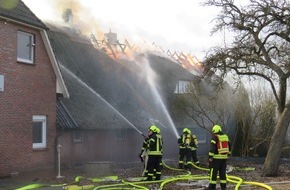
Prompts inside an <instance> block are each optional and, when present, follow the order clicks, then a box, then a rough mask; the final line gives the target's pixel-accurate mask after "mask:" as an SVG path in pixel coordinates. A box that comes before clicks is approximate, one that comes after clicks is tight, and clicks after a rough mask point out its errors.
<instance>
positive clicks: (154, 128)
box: [149, 125, 157, 133]
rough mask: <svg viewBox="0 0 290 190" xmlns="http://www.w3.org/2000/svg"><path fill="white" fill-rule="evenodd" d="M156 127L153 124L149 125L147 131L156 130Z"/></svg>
mask: <svg viewBox="0 0 290 190" xmlns="http://www.w3.org/2000/svg"><path fill="white" fill-rule="evenodd" d="M156 129H157V127H156V126H155V125H151V126H150V127H149V131H152V132H154V133H155V132H156Z"/></svg>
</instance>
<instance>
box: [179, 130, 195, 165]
mask: <svg viewBox="0 0 290 190" xmlns="http://www.w3.org/2000/svg"><path fill="white" fill-rule="evenodd" d="M190 134H191V131H190V130H189V129H188V128H184V129H183V130H182V135H181V136H180V137H179V138H178V140H177V142H178V144H179V161H178V166H179V168H180V169H183V168H185V169H189V168H191V164H192V162H191V146H190V144H191V135H190ZM184 159H185V164H184Z"/></svg>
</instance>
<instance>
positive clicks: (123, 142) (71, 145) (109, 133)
mask: <svg viewBox="0 0 290 190" xmlns="http://www.w3.org/2000/svg"><path fill="white" fill-rule="evenodd" d="M143 140H144V139H143V137H142V136H141V135H140V134H138V133H137V132H136V131H135V130H126V133H124V138H123V139H119V138H118V137H117V133H116V130H105V129H99V130H83V142H74V140H73V131H67V132H66V133H64V134H63V135H62V136H61V137H60V138H59V143H60V144H61V146H62V148H61V163H62V164H64V165H66V164H84V163H87V162H102V161H109V162H114V163H130V162H140V159H139V157H138V155H139V153H140V152H141V146H142V143H143Z"/></svg>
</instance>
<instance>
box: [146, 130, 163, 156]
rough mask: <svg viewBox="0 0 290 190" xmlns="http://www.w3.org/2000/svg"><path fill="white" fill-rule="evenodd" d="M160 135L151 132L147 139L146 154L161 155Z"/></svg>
mask: <svg viewBox="0 0 290 190" xmlns="http://www.w3.org/2000/svg"><path fill="white" fill-rule="evenodd" d="M162 144H163V142H162V137H161V135H160V134H156V133H152V134H151V135H150V136H149V139H148V145H147V152H148V155H149V156H150V155H162V152H163V149H162Z"/></svg>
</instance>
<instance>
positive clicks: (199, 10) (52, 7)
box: [23, 0, 222, 60]
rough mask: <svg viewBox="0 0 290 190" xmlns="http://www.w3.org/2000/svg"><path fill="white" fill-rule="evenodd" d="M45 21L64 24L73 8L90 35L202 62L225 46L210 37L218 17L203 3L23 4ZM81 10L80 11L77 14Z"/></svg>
mask: <svg viewBox="0 0 290 190" xmlns="http://www.w3.org/2000/svg"><path fill="white" fill-rule="evenodd" d="M23 2H24V3H25V4H26V5H27V6H28V7H29V8H30V9H31V10H32V11H33V12H34V13H35V14H36V16H38V17H39V18H40V19H42V20H44V21H45V20H52V21H60V20H61V15H62V13H63V10H64V9H65V8H72V9H73V12H74V20H75V21H76V23H78V24H80V25H81V27H84V26H85V28H86V30H88V32H89V30H90V32H93V33H98V32H97V31H100V30H101V31H102V32H103V33H106V32H109V30H110V29H111V30H112V32H116V33H117V34H118V37H119V39H120V41H122V39H127V40H128V41H129V42H130V43H137V44H139V43H140V44H142V43H144V41H145V43H148V44H152V43H153V42H154V43H155V44H157V45H158V46H160V47H162V49H164V50H171V51H175V50H176V51H183V52H185V53H191V54H192V55H195V56H196V57H197V58H198V59H199V60H202V59H203V57H204V51H205V50H207V49H208V48H210V47H211V46H213V45H215V44H218V43H219V42H221V41H222V40H221V38H222V35H219V34H217V35H215V36H210V30H211V29H212V27H213V26H214V23H212V22H211V21H212V19H213V18H214V17H215V16H216V14H217V9H216V8H213V7H203V6H201V5H200V3H201V2H202V0H182V1H180V0H23ZM76 10H77V11H76Z"/></svg>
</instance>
